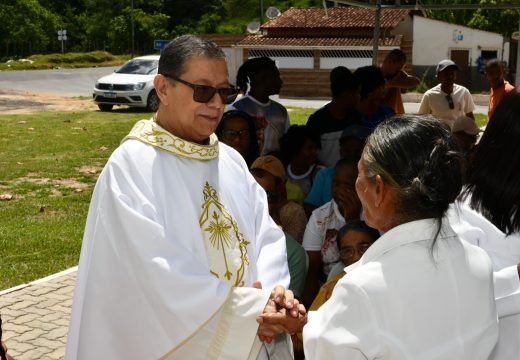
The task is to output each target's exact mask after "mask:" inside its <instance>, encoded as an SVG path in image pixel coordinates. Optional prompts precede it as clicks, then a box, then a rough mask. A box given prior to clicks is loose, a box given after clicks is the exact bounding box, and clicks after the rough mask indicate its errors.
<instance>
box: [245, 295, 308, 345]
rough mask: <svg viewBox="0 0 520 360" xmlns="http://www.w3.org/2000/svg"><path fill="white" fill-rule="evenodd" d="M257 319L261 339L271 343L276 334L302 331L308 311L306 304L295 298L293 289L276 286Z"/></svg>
mask: <svg viewBox="0 0 520 360" xmlns="http://www.w3.org/2000/svg"><path fill="white" fill-rule="evenodd" d="M255 287H257V286H255ZM256 321H257V322H258V324H259V326H258V337H259V339H260V340H261V341H264V342H266V343H271V342H272V341H273V338H274V337H275V336H276V335H278V334H281V333H283V332H286V333H289V334H294V333H296V332H300V331H302V329H303V326H304V325H305V324H306V323H307V311H306V310H305V306H303V304H300V302H299V301H298V299H295V298H294V294H293V292H292V291H291V290H286V289H285V288H284V287H283V286H276V287H275V288H274V289H273V290H272V291H271V295H270V296H269V300H268V301H267V305H266V306H265V308H264V311H263V313H262V314H260V315H258V316H257V317H256Z"/></svg>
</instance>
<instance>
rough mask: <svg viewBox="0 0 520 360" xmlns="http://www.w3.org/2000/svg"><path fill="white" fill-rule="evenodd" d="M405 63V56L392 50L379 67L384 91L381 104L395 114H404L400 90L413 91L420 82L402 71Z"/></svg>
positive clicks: (396, 50)
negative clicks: (382, 77) (383, 82)
mask: <svg viewBox="0 0 520 360" xmlns="http://www.w3.org/2000/svg"><path fill="white" fill-rule="evenodd" d="M405 63H406V54H405V53H404V52H403V50H401V49H393V50H391V51H390V52H389V53H388V54H387V55H386V56H385V59H384V60H383V64H382V66H381V70H382V71H383V76H384V77H385V89H386V93H385V96H384V98H383V104H385V105H386V106H388V107H390V108H392V109H393V110H394V112H395V113H396V114H404V105H403V99H402V97H401V89H413V88H415V87H417V86H418V85H419V83H420V82H421V81H420V80H419V78H417V77H415V76H411V75H408V74H407V73H406V72H405V71H404V70H403V67H404V64H405Z"/></svg>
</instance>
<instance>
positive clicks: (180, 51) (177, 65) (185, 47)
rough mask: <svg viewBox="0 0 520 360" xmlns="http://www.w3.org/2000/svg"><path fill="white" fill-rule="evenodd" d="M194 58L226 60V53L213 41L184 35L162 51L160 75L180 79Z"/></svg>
mask: <svg viewBox="0 0 520 360" xmlns="http://www.w3.org/2000/svg"><path fill="white" fill-rule="evenodd" d="M194 56H205V57H208V58H212V59H225V58H226V55H225V54H224V51H222V49H221V48H220V47H219V46H218V45H217V44H215V43H214V42H213V41H210V40H206V39H201V38H199V37H197V36H195V35H182V36H179V37H177V38H175V39H173V40H172V41H170V43H169V44H168V45H166V46H165V47H164V48H163V49H162V50H161V57H160V58H159V69H158V72H159V74H167V75H172V76H175V77H179V76H181V75H182V74H183V73H184V70H185V67H186V63H187V62H188V60H189V59H190V58H192V57H194Z"/></svg>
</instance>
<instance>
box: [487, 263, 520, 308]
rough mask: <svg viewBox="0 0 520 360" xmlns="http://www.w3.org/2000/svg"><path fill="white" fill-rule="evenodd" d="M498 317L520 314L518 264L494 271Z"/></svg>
mask: <svg viewBox="0 0 520 360" xmlns="http://www.w3.org/2000/svg"><path fill="white" fill-rule="evenodd" d="M493 280H494V286H495V300H496V304H497V312H498V317H499V318H500V317H504V316H509V315H516V314H520V279H519V277H518V268H517V266H510V267H507V268H505V269H502V270H500V271H495V272H494V273H493Z"/></svg>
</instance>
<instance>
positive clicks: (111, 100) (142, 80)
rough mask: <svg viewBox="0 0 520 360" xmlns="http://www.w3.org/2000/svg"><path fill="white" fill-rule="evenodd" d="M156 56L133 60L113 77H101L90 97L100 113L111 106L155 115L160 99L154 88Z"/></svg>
mask: <svg viewBox="0 0 520 360" xmlns="http://www.w3.org/2000/svg"><path fill="white" fill-rule="evenodd" d="M158 65H159V55H148V56H140V57H136V58H133V59H132V60H130V61H128V62H127V63H126V64H124V65H123V66H122V67H121V68H119V69H118V70H116V71H115V72H114V73H113V74H110V75H107V76H103V77H102V78H100V79H99V80H98V81H97V82H96V85H95V86H94V91H93V94H92V97H93V98H94V102H95V103H96V104H97V106H98V107H99V109H100V110H101V111H110V110H112V107H113V106H114V105H128V106H136V107H143V108H146V109H147V110H148V111H154V112H155V111H157V109H158V108H159V98H158V97H157V93H156V92H155V88H154V86H153V79H154V77H155V75H157V68H158Z"/></svg>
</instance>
